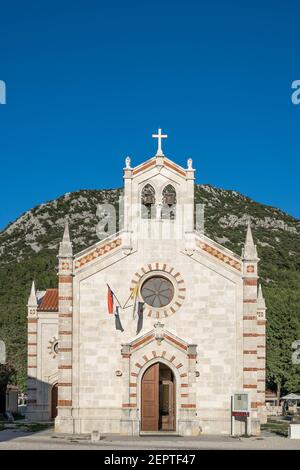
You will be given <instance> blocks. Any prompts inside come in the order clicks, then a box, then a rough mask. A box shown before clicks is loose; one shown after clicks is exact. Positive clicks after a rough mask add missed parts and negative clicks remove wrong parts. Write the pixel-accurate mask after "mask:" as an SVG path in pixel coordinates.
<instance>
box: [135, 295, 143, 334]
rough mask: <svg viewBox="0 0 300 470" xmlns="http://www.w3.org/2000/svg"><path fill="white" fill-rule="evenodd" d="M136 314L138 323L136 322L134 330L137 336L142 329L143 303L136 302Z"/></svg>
mask: <svg viewBox="0 0 300 470" xmlns="http://www.w3.org/2000/svg"><path fill="white" fill-rule="evenodd" d="M137 314H138V322H137V328H136V334H137V335H138V334H139V332H140V331H141V330H142V328H143V321H144V302H138V308H137Z"/></svg>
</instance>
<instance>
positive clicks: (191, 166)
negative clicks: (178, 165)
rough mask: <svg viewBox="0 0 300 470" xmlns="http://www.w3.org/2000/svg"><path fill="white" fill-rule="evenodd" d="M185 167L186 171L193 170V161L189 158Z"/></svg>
mask: <svg viewBox="0 0 300 470" xmlns="http://www.w3.org/2000/svg"><path fill="white" fill-rule="evenodd" d="M187 166H188V170H192V169H193V160H192V159H191V158H189V159H188V161H187Z"/></svg>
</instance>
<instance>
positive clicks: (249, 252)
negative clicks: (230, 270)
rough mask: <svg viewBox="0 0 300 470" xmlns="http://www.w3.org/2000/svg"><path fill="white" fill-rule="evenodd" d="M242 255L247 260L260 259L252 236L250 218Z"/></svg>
mask: <svg viewBox="0 0 300 470" xmlns="http://www.w3.org/2000/svg"><path fill="white" fill-rule="evenodd" d="M242 256H243V259H245V260H249V261H258V257H257V250H256V245H255V244H254V241H253V236H252V230H251V222H250V219H249V220H248V227H247V234H246V240H245V244H244V248H243V253H242Z"/></svg>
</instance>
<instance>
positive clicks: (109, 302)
mask: <svg viewBox="0 0 300 470" xmlns="http://www.w3.org/2000/svg"><path fill="white" fill-rule="evenodd" d="M107 309H108V313H110V314H112V313H113V312H114V293H113V291H112V290H111V288H110V287H109V285H108V284H107Z"/></svg>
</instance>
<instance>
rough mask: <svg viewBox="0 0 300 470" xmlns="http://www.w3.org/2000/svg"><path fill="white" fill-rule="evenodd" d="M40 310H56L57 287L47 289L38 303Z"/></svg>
mask: <svg viewBox="0 0 300 470" xmlns="http://www.w3.org/2000/svg"><path fill="white" fill-rule="evenodd" d="M38 310H39V311H40V312H58V289H47V290H46V293H45V295H44V296H43V298H42V300H41V303H40V305H39V306H38Z"/></svg>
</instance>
